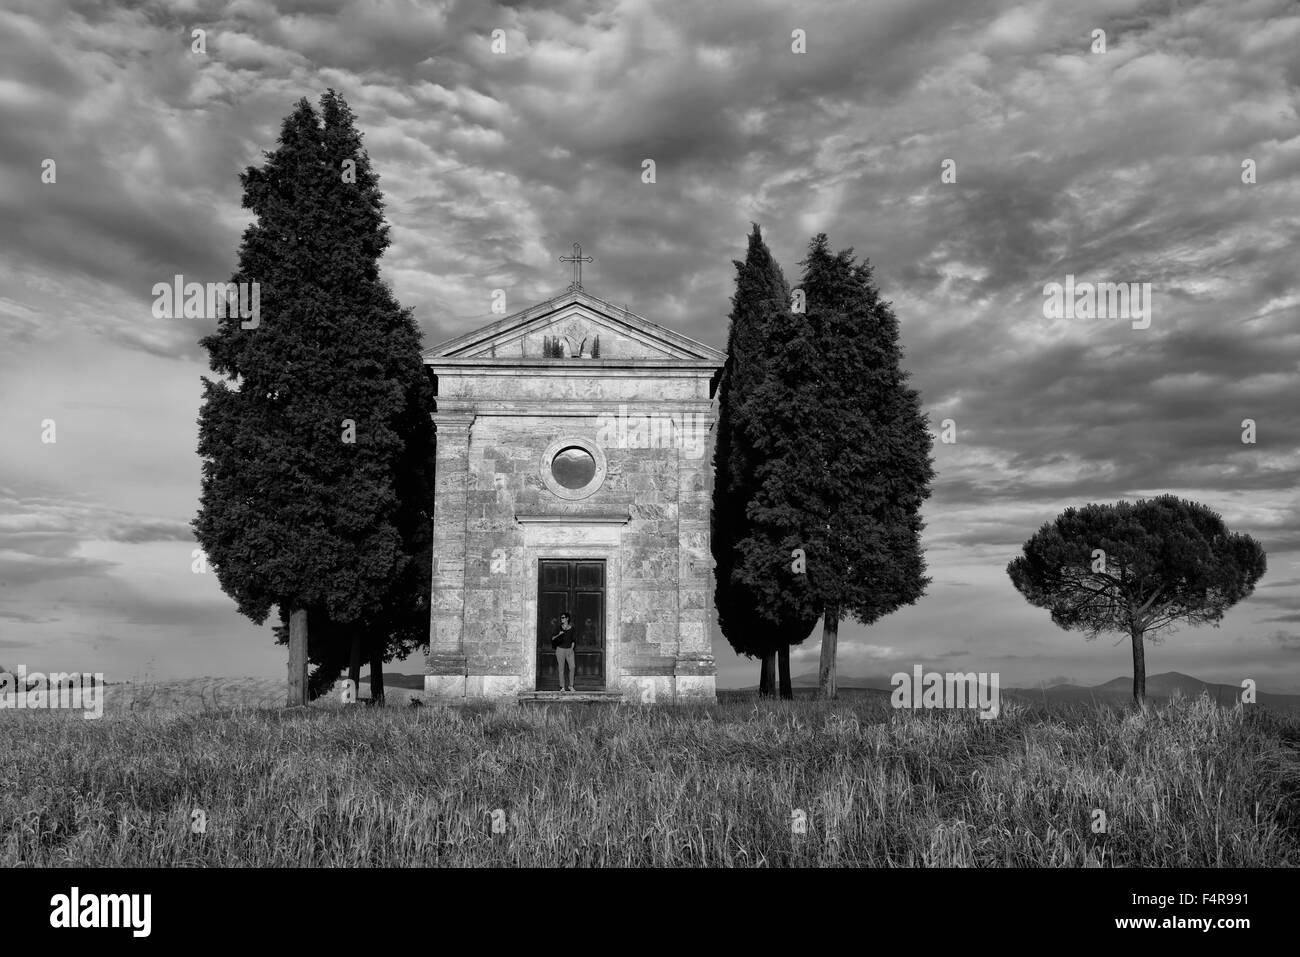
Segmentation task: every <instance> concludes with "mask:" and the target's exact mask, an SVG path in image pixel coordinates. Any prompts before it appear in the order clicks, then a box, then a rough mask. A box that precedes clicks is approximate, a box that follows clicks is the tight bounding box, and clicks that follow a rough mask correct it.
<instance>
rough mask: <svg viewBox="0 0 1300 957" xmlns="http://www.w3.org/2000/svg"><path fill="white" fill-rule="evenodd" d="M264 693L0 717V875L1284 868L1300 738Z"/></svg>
mask: <svg viewBox="0 0 1300 957" xmlns="http://www.w3.org/2000/svg"><path fill="white" fill-rule="evenodd" d="M191 690H193V689H191ZM220 690H221V689H218V692H220ZM245 690H247V689H245ZM262 690H263V691H264V692H265V694H261V692H258V693H253V692H248V693H246V694H243V695H242V696H241V695H240V694H239V693H237V691H238V689H236V688H234V687H232V688H228V689H225V692H226V693H225V694H222V693H217V694H216V696H215V698H214V697H213V696H212V695H209V697H208V700H206V701H202V702H200V704H199V706H195V704H194V702H193V701H192V700H190V701H188V702H183V704H186V705H187V706H180V705H177V704H176V703H175V702H173V706H170V707H168V706H164V705H166V701H167V699H166V695H154V696H152V697H151V696H150V695H149V694H148V693H147V692H146V691H145V690H143V689H133V690H131V691H130V693H129V694H128V693H126V692H124V691H121V690H119V694H118V695H117V697H116V705H115V703H114V702H115V698H114V696H113V694H112V693H111V692H112V691H113V689H110V696H109V699H108V700H109V704H108V708H107V709H106V713H105V717H104V718H103V719H101V720H98V721H85V720H82V719H81V717H80V715H71V714H64V713H30V712H13V711H5V712H0V725H3V736H2V737H0V780H3V781H4V782H5V784H4V786H3V787H0V865H4V866H15V865H20V866H59V865H105V866H135V865H141V866H151V865H159V866H210V865H228V866H246V865H261V866H299V865H303V866H367V865H398V866H402V865H456V866H464V865H471V866H472V865H542V866H546V865H602V866H741V867H755V866H768V867H771V866H786V865H831V866H841V865H868V866H920V865H931V866H934V865H939V866H948V865H956V866H969V865H978V866H1000V865H1030V866H1033V865H1043V866H1096V865H1100V866H1144V867H1159V866H1166V865H1189V866H1208V867H1243V866H1254V865H1295V864H1300V797H1298V796H1297V787H1298V785H1300V720H1298V719H1297V718H1295V717H1292V716H1282V715H1277V714H1272V713H1270V712H1267V711H1263V710H1251V711H1243V710H1242V708H1241V707H1237V708H1235V709H1224V708H1218V707H1216V706H1215V705H1214V704H1213V703H1211V702H1210V701H1208V699H1201V700H1197V701H1185V700H1175V701H1174V702H1172V703H1170V704H1169V705H1166V706H1156V707H1152V708H1150V709H1149V710H1148V712H1147V713H1146V714H1142V715H1134V714H1129V713H1126V712H1124V711H1122V710H1120V711H1116V710H1112V709H1109V708H1091V709H1083V708H1057V709H1052V710H1046V709H1044V708H1042V707H1039V706H1026V705H1023V704H1015V703H1010V704H1008V703H1004V706H1003V711H1002V715H1001V716H1000V717H999V718H998V719H996V720H991V721H982V720H979V719H978V718H976V717H975V716H973V715H971V714H969V713H954V712H928V713H927V712H918V713H911V712H898V711H894V710H892V709H891V708H890V707H889V705H888V701H887V698H885V697H883V696H881V695H873V694H866V693H859V694H854V693H851V692H846V693H844V697H842V698H841V699H840V700H837V701H835V702H829V703H828V702H823V701H820V700H817V699H815V698H811V697H808V698H802V699H799V700H796V701H794V702H788V703H758V702H756V701H755V700H754V698H753V696H752V695H750V694H739V693H732V694H726V693H724V694H723V695H722V697H723V698H724V700H723V702H722V703H720V704H718V705H716V706H709V707H690V708H679V709H673V708H658V709H650V708H639V707H618V708H609V707H600V706H568V707H566V706H549V707H548V708H545V709H541V708H539V709H530V708H520V707H517V706H509V707H506V706H488V705H484V706H469V707H464V708H446V709H443V708H431V707H425V708H408V707H401V706H400V705H397V704H395V701H394V699H393V698H392V696H391V695H390V706H389V707H387V708H383V709H380V708H365V707H352V708H348V709H340V708H338V707H336V706H324V707H320V706H313V707H312V708H309V709H305V710H299V711H287V710H282V709H276V708H272V707H267V708H255V707H248V705H249V704H273V703H275V702H274V701H273V700H266V699H267V695H269V694H271V693H272V692H273V695H274V697H275V698H278V697H279V696H280V695H281V694H282V693H283V688H282V686H281V685H278V684H268V686H267V688H266V689H262ZM258 694H261V697H260V698H259V697H258ZM175 697H177V698H178V699H179V698H184V695H180V694H177V695H176V696H175ZM128 702H134V704H133V705H128ZM196 809H202V811H203V812H204V814H205V815H206V831H205V833H203V834H194V833H192V832H191V820H192V814H193V812H194V811H195V810H196ZM495 809H501V811H502V812H503V814H501V815H498V821H499V822H500V824H499V827H501V826H503V831H502V832H500V833H494V832H493V827H492V821H493V816H492V812H493V811H494V810H495ZM1094 809H1100V810H1102V811H1104V812H1105V814H1106V819H1107V830H1106V832H1105V833H1093V830H1092V823H1093V820H1094V817H1093V812H1094ZM800 812H801V814H802V817H801V815H800ZM799 820H803V821H804V822H805V823H806V829H805V832H804V833H797V832H796V830H797V822H798V821H799Z"/></svg>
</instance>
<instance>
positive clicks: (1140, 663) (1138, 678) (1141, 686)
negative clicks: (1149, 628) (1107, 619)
mask: <svg viewBox="0 0 1300 957" xmlns="http://www.w3.org/2000/svg"><path fill="white" fill-rule="evenodd" d="M1129 633H1130V634H1131V635H1132V636H1133V704H1134V706H1135V707H1137V708H1141V707H1142V705H1143V704H1144V703H1145V702H1146V697H1147V662H1146V653H1145V652H1144V650H1143V648H1142V632H1141V631H1139V630H1138V629H1137V628H1130V629H1129Z"/></svg>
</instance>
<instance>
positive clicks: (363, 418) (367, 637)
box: [193, 90, 432, 705]
mask: <svg viewBox="0 0 1300 957" xmlns="http://www.w3.org/2000/svg"><path fill="white" fill-rule="evenodd" d="M264 156H265V162H264V163H263V165H261V166H250V167H249V168H248V169H247V170H245V171H244V173H242V174H241V176H240V181H241V183H242V185H243V188H244V197H243V202H244V206H245V207H246V208H248V209H251V210H252V211H253V213H254V216H255V220H254V222H253V223H252V224H250V225H249V226H248V228H247V229H246V230H245V231H244V235H243V240H242V242H241V245H240V249H239V265H238V269H237V271H236V273H235V275H234V277H233V281H235V282H257V283H258V284H259V287H260V296H259V300H260V307H261V315H260V317H259V321H258V322H257V324H256V325H255V326H253V325H251V324H249V325H250V328H243V327H242V325H243V323H241V319H240V317H238V316H236V317H227V318H224V319H219V320H218V325H217V329H216V331H215V332H214V333H212V334H211V335H208V336H206V337H205V338H204V339H202V340H201V344H202V345H203V346H204V347H205V348H206V349H207V350H208V354H209V363H210V366H211V368H212V370H213V372H215V373H218V374H219V375H220V376H222V377H224V378H222V379H216V380H213V379H208V378H206V377H204V379H203V405H202V408H201V410H200V415H199V454H200V456H202V458H203V482H202V491H201V496H200V510H199V514H198V517H197V518H196V519H195V520H194V523H193V525H194V529H195V533H196V537H197V538H198V541H199V543H200V544H201V545H202V547H203V548H204V550H205V552H206V553H207V556H208V559H209V561H210V564H211V565H212V566H213V568H214V570H215V572H216V574H217V578H218V580H219V581H220V583H221V587H222V589H223V590H224V591H225V592H226V593H227V594H228V595H230V596H231V597H232V598H233V599H234V600H235V603H236V606H237V607H238V609H239V611H240V612H241V613H242V614H244V615H246V616H247V617H249V618H250V619H252V620H253V621H254V622H257V623H259V624H260V623H262V622H264V621H265V620H266V618H267V616H268V614H269V613H270V610H271V607H272V606H277V607H278V608H279V614H280V619H281V621H282V623H285V624H286V625H287V627H286V628H283V629H277V630H278V631H280V632H281V634H280V638H281V640H284V639H287V642H288V645H289V694H288V698H289V704H290V705H299V704H305V703H306V702H307V700H308V696H309V690H308V682H307V663H308V657H309V655H310V656H311V658H312V659H314V660H315V661H316V662H317V666H318V667H317V680H315V681H313V683H312V684H313V686H315V688H316V690H319V688H320V686H321V685H322V684H323V683H324V679H325V677H326V674H325V673H322V671H321V669H322V668H325V669H326V672H328V671H330V670H333V674H334V677H337V674H338V672H339V668H341V664H340V662H341V660H343V659H344V658H345V657H347V658H351V657H355V654H356V652H355V651H354V649H355V648H357V647H358V643H360V645H361V646H364V649H365V651H366V652H367V653H368V654H369V655H370V657H371V664H372V668H373V666H374V664H375V662H376V659H378V661H379V662H380V663H382V660H383V658H384V657H385V656H386V655H388V654H390V653H392V652H394V651H400V650H401V646H402V645H403V644H404V643H409V642H410V641H412V640H418V637H419V636H418V633H414V632H412V631H411V629H410V624H411V622H412V621H414V620H415V619H416V617H418V616H416V615H415V614H414V612H413V611H412V608H414V607H416V606H418V605H419V604H420V603H421V595H420V586H419V585H418V584H417V580H418V578H419V577H421V576H420V570H419V560H420V557H421V555H422V553H423V552H424V551H426V550H427V535H428V531H427V526H428V524H429V522H428V519H429V514H430V512H431V504H430V503H431V498H430V496H429V492H430V489H431V481H430V475H429V471H430V465H429V463H430V462H431V449H430V445H431V427H430V425H429V422H428V411H429V409H431V408H432V401H431V391H432V390H431V388H430V385H429V383H428V380H427V378H426V376H425V374H424V370H423V365H422V361H421V356H420V334H419V329H418V327H417V326H416V324H415V322H414V320H413V318H412V316H411V314H410V312H409V311H408V310H403V309H402V308H401V307H400V306H399V305H398V303H397V301H396V299H395V298H394V297H393V295H392V292H391V290H390V289H389V288H388V286H387V285H386V284H384V283H383V282H382V281H381V280H380V278H379V257H380V256H381V255H382V254H383V251H384V249H385V248H386V247H387V245H388V227H387V226H386V225H385V224H384V219H383V199H382V195H381V193H380V191H379V185H378V177H377V175H376V174H375V173H374V171H373V170H372V169H371V166H370V161H369V158H368V156H367V155H366V153H365V151H364V149H362V147H361V135H360V133H358V132H357V130H356V127H355V123H354V118H353V115H352V112H351V111H350V110H349V109H348V107H347V104H346V103H345V102H344V100H343V98H342V97H341V96H338V95H337V94H335V93H334V91H333V90H330V91H328V92H327V93H326V94H325V95H324V96H322V98H321V112H320V114H318V113H317V112H316V111H315V110H314V109H313V108H312V106H311V104H310V103H308V101H307V100H306V99H303V100H300V101H299V102H298V104H297V105H296V107H295V109H294V111H293V112H292V113H291V114H290V115H289V116H288V117H287V118H286V119H285V120H284V123H283V125H282V127H281V131H280V137H279V141H278V146H277V148H276V149H275V150H274V151H272V152H268V153H265V154H264ZM421 526H423V527H421ZM427 588H428V585H427V583H425V584H424V585H423V589H424V592H425V593H426V594H427ZM423 603H424V604H425V605H426V606H427V598H425V599H423ZM309 621H310V622H313V623H315V624H316V625H318V626H319V629H318V630H319V632H320V634H319V635H318V636H317V638H316V640H313V641H310V643H309V637H308V623H309ZM424 640H426V641H427V637H425V639H424ZM345 647H346V649H347V651H346V653H345V651H344V648H345ZM330 680H331V683H332V678H331V679H330ZM381 680H382V679H381ZM381 688H382V685H381Z"/></svg>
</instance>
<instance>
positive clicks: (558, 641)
mask: <svg viewBox="0 0 1300 957" xmlns="http://www.w3.org/2000/svg"><path fill="white" fill-rule="evenodd" d="M573 645H574V634H573V619H572V618H570V617H569V613H568V612H567V611H566V612H563V613H562V614H561V615H560V630H559V631H557V632H556V633H555V634H554V635H552V636H551V647H552V648H554V649H555V663H556V664H557V665H559V668H560V691H561V692H564V691H573V690H574V688H573V679H574V676H575V671H574V663H573ZM565 662H568V665H569V682H568V684H567V685H566V684H565V682H564V665H565Z"/></svg>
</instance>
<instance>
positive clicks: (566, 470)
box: [551, 445, 596, 489]
mask: <svg viewBox="0 0 1300 957" xmlns="http://www.w3.org/2000/svg"><path fill="white" fill-rule="evenodd" d="M551 475H552V477H553V478H554V479H555V481H556V482H558V483H559V484H560V485H562V486H564V487H565V488H567V489H580V488H586V487H587V485H589V484H590V483H591V480H592V479H593V478H595V477H596V460H595V459H594V458H592V456H591V453H590V452H588V451H587V450H586V449H583V448H579V447H578V446H576V445H571V446H569V447H568V448H566V449H561V450H560V451H559V452H557V453H556V454H555V458H553V459H551Z"/></svg>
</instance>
